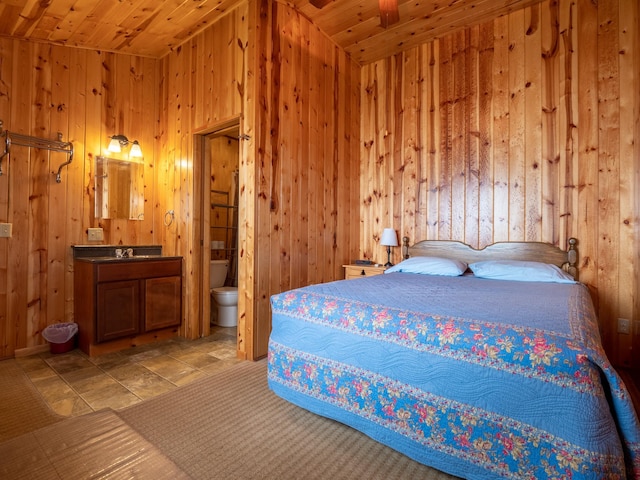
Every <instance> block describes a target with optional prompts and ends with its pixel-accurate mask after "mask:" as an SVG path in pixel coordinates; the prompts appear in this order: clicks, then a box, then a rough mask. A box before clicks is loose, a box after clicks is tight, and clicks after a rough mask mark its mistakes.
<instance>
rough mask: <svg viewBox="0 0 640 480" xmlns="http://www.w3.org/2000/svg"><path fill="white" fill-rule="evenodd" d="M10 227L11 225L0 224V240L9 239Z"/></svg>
mask: <svg viewBox="0 0 640 480" xmlns="http://www.w3.org/2000/svg"><path fill="white" fill-rule="evenodd" d="M12 226H13V224H11V223H0V238H9V237H11V230H12Z"/></svg>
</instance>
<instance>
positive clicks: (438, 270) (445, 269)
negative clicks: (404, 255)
mask: <svg viewBox="0 0 640 480" xmlns="http://www.w3.org/2000/svg"><path fill="white" fill-rule="evenodd" d="M466 269H467V264H466V263H464V262H460V261H458V260H449V259H448V258H440V257H411V258H408V259H407V260H404V261H402V262H400V263H399V264H397V265H394V266H393V267H389V268H387V269H386V270H385V271H384V273H393V272H405V273H420V274H422V275H445V276H448V277H457V276H459V275H462V274H463V273H464V272H465V270H466Z"/></svg>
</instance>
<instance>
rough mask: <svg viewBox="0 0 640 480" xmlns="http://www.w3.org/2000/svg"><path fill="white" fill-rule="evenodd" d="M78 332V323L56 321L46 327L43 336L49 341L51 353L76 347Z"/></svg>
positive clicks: (63, 351)
mask: <svg viewBox="0 0 640 480" xmlns="http://www.w3.org/2000/svg"><path fill="white" fill-rule="evenodd" d="M77 333H78V324H77V323H73V322H67V323H55V324H53V325H49V326H48V327H46V328H45V329H44V330H43V331H42V336H43V337H44V339H45V340H46V341H47V342H49V351H50V352H51V353H65V352H68V351H69V350H73V349H74V348H75V346H76V334H77Z"/></svg>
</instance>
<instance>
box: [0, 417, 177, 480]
mask: <svg viewBox="0 0 640 480" xmlns="http://www.w3.org/2000/svg"><path fill="white" fill-rule="evenodd" d="M0 478H2V479H4V480H34V479H43V480H45V479H46V480H56V479H58V480H66V479H97V478H104V479H107V478H108V479H110V480H116V479H117V480H120V479H122V480H125V479H136V480H147V479H148V480H182V479H184V480H187V479H188V478H189V477H188V476H187V475H186V474H185V473H184V472H182V471H181V470H180V469H179V468H178V467H177V466H176V465H175V464H174V463H173V462H172V461H171V460H170V459H168V458H167V457H166V456H164V455H163V454H162V453H161V452H160V451H159V450H158V449H157V448H156V447H155V446H154V445H152V444H151V443H149V442H148V441H147V440H145V439H144V438H142V437H141V436H140V435H139V434H138V433H137V432H136V431H135V430H133V429H132V428H131V427H129V426H128V425H127V424H126V423H125V422H124V421H123V420H122V419H121V418H120V417H118V415H117V414H116V413H115V412H113V411H111V410H104V411H101V412H96V413H90V414H88V415H84V416H81V417H73V418H68V419H66V420H64V421H62V422H58V423H55V424H53V425H49V426H47V427H43V428H41V429H39V430H35V431H33V432H30V433H27V434H24V435H22V436H20V437H16V438H13V439H11V440H8V441H6V442H4V443H0Z"/></svg>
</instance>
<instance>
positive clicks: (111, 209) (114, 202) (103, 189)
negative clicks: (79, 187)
mask: <svg viewBox="0 0 640 480" xmlns="http://www.w3.org/2000/svg"><path fill="white" fill-rule="evenodd" d="M95 189H96V211H95V215H96V218H102V219H107V218H110V219H115V218H121V219H128V220H143V219H144V165H143V164H142V163H135V162H130V161H125V160H118V159H115V158H109V157H96V175H95Z"/></svg>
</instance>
